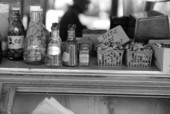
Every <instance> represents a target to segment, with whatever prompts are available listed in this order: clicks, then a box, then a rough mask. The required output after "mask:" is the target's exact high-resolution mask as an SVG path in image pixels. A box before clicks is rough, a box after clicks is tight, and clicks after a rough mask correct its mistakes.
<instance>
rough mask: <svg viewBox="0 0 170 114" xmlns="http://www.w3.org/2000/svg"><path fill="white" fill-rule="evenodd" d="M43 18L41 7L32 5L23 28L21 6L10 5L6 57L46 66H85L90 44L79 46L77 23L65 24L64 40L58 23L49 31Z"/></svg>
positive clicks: (87, 62)
mask: <svg viewBox="0 0 170 114" xmlns="http://www.w3.org/2000/svg"><path fill="white" fill-rule="evenodd" d="M42 20H43V11H42V9H37V8H32V9H31V12H30V22H29V24H28V29H27V30H25V29H24V26H23V23H22V21H21V19H20V10H19V9H18V8H13V9H12V11H11V13H10V19H9V30H8V37H7V50H8V51H7V55H6V56H7V58H8V59H9V60H24V62H25V63H27V64H46V65H47V66H62V65H65V66H77V65H83V66H88V64H89V45H88V44H81V45H80V46H78V43H77V41H76V36H75V29H76V26H75V25H74V24H70V25H68V30H67V32H68V36H67V41H66V42H64V43H63V42H62V40H61V38H60V35H59V32H60V31H59V24H58V23H53V24H52V27H51V30H52V32H51V34H49V32H48V31H47V30H46V29H45V27H44V25H43V21H42ZM78 47H80V48H78Z"/></svg>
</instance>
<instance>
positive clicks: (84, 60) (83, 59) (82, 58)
mask: <svg viewBox="0 0 170 114" xmlns="http://www.w3.org/2000/svg"><path fill="white" fill-rule="evenodd" d="M80 62H82V63H88V62H89V55H88V54H80Z"/></svg>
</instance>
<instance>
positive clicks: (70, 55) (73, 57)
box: [63, 24, 78, 67]
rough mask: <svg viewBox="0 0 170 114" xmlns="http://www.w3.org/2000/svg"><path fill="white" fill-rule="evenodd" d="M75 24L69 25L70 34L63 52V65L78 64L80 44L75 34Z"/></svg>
mask: <svg viewBox="0 0 170 114" xmlns="http://www.w3.org/2000/svg"><path fill="white" fill-rule="evenodd" d="M75 29H76V25H75V24H69V25H68V30H67V32H68V36H67V41H66V44H65V49H64V52H63V65H65V66H72V67H73V66H77V65H78V53H77V52H78V49H77V48H78V46H77V40H76V36H75Z"/></svg>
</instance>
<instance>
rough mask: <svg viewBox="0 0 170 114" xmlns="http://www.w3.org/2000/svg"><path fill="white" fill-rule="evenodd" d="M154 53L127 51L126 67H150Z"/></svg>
mask: <svg viewBox="0 0 170 114" xmlns="http://www.w3.org/2000/svg"><path fill="white" fill-rule="evenodd" d="M152 54H153V51H152V50H151V49H148V50H138V51H131V50H126V65H127V66H128V67H149V66H151V62H152Z"/></svg>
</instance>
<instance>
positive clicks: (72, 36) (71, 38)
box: [67, 30, 76, 41]
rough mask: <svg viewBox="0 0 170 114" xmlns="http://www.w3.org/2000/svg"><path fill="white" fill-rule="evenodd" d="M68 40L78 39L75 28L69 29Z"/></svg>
mask: <svg viewBox="0 0 170 114" xmlns="http://www.w3.org/2000/svg"><path fill="white" fill-rule="evenodd" d="M67 40H69V41H72V40H76V36H75V30H68V37H67Z"/></svg>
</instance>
